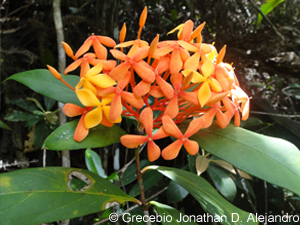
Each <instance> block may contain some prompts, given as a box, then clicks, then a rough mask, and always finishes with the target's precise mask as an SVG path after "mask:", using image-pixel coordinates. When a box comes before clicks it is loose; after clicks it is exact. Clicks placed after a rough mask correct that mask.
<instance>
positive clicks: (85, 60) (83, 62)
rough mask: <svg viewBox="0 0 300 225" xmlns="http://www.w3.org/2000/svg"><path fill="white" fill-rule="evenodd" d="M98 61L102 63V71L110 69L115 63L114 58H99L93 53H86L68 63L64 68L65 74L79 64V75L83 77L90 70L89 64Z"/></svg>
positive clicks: (94, 64)
mask: <svg viewBox="0 0 300 225" xmlns="http://www.w3.org/2000/svg"><path fill="white" fill-rule="evenodd" d="M99 63H101V64H102V66H103V71H111V70H112V69H113V68H115V66H116V64H117V62H116V61H115V60H100V59H96V55H95V54H94V53H87V54H84V55H83V57H82V58H80V59H77V60H76V61H74V62H73V63H72V64H70V65H69V66H68V67H67V68H66V69H65V75H66V74H68V73H69V72H71V71H73V70H76V69H77V68H78V67H79V66H80V67H81V68H80V77H83V76H85V75H86V74H87V72H88V71H89V70H90V64H91V65H93V66H96V65H97V64H99Z"/></svg>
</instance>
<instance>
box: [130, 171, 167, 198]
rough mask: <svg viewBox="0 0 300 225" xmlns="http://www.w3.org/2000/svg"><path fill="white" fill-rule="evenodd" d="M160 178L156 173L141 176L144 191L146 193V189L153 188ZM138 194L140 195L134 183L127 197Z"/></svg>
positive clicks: (137, 185) (137, 186) (150, 172)
mask: <svg viewBox="0 0 300 225" xmlns="http://www.w3.org/2000/svg"><path fill="white" fill-rule="evenodd" d="M162 177H163V176H162V175H161V174H160V173H158V172H157V171H149V172H147V173H145V174H143V184H144V191H147V190H148V189H150V188H151V187H153V186H154V185H155V184H156V183H157V182H158V181H159V180H160V179H161V178H162ZM139 194H140V189H139V184H138V183H136V184H134V185H133V187H132V188H131V190H130V191H129V195H130V196H132V197H135V196H137V195H139Z"/></svg>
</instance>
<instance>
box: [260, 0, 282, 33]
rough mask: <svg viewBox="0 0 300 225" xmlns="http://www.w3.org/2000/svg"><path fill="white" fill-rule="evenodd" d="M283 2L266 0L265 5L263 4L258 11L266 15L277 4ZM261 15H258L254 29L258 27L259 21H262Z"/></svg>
mask: <svg viewBox="0 0 300 225" xmlns="http://www.w3.org/2000/svg"><path fill="white" fill-rule="evenodd" d="M283 1H284V0H268V1H267V2H266V3H265V4H263V5H262V6H261V7H260V10H261V11H262V13H263V14H265V15H267V14H268V13H269V12H271V11H272V10H273V9H274V8H275V7H276V6H277V5H278V4H279V3H281V2H283ZM262 18H263V17H262V15H261V14H260V13H259V14H258V16H257V22H256V27H258V26H259V24H260V22H261V20H262Z"/></svg>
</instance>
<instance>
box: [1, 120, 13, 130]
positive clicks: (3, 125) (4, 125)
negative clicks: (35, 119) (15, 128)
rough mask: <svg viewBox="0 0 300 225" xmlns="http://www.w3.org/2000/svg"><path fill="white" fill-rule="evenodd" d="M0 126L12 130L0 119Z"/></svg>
mask: <svg viewBox="0 0 300 225" xmlns="http://www.w3.org/2000/svg"><path fill="white" fill-rule="evenodd" d="M0 127H1V128H3V129H6V130H12V129H11V128H10V127H9V126H7V125H6V124H5V123H4V122H3V121H2V120H0Z"/></svg>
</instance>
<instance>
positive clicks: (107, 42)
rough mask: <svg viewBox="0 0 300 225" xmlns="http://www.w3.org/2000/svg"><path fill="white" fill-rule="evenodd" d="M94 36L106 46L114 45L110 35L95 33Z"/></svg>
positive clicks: (111, 46)
mask: <svg viewBox="0 0 300 225" xmlns="http://www.w3.org/2000/svg"><path fill="white" fill-rule="evenodd" d="M96 37H97V39H98V40H99V41H100V43H102V44H104V45H105V46H107V47H110V48H113V47H115V46H116V42H115V41H114V40H113V39H112V38H110V37H106V36H100V35H97V36H96Z"/></svg>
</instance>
